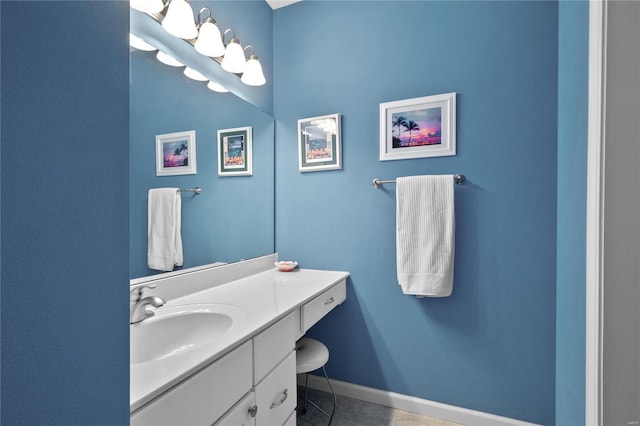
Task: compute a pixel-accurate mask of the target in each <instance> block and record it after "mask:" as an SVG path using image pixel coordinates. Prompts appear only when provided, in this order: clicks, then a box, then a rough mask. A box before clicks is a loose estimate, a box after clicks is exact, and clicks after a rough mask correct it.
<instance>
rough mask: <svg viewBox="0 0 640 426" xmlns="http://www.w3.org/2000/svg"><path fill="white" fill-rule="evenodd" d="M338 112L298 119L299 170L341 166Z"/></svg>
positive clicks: (317, 169)
mask: <svg viewBox="0 0 640 426" xmlns="http://www.w3.org/2000/svg"><path fill="white" fill-rule="evenodd" d="M341 150H342V141H341V136H340V114H330V115H322V116H319V117H311V118H303V119H301V120H298V166H299V169H300V171H301V172H315V171H319V170H335V169H341V168H342V152H341Z"/></svg>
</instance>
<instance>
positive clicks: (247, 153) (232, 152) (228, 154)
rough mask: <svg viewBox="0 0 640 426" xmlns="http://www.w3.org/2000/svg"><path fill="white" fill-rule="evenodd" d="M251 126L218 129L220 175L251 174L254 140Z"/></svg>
mask: <svg viewBox="0 0 640 426" xmlns="http://www.w3.org/2000/svg"><path fill="white" fill-rule="evenodd" d="M251 139H252V138H251V127H250V126H249V127H236V128H234V129H222V130H218V175H219V176H251V175H252V174H253V153H252V151H253V142H252V140H251Z"/></svg>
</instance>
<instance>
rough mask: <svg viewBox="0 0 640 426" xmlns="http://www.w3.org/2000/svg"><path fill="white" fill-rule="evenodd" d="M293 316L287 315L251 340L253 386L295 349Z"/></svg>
mask: <svg viewBox="0 0 640 426" xmlns="http://www.w3.org/2000/svg"><path fill="white" fill-rule="evenodd" d="M295 328H296V324H295V315H294V314H293V313H291V314H289V315H287V316H286V317H284V318H283V319H281V320H280V321H278V322H277V323H275V324H273V325H272V326H271V327H269V328H267V329H266V330H265V331H263V332H262V333H260V334H258V335H257V336H256V337H255V338H254V339H253V342H254V343H253V345H254V348H253V350H254V357H253V358H254V363H255V364H254V368H255V374H254V376H255V377H254V382H253V383H254V384H256V385H257V384H258V383H260V381H261V380H262V379H263V378H264V377H265V376H266V375H267V374H268V373H269V372H270V371H271V370H273V369H274V368H275V366H276V365H278V363H280V361H282V360H283V359H284V357H285V356H287V354H288V353H290V352H291V351H292V350H294V349H295V346H296V343H295V340H294V336H295Z"/></svg>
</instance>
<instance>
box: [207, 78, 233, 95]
mask: <svg viewBox="0 0 640 426" xmlns="http://www.w3.org/2000/svg"><path fill="white" fill-rule="evenodd" d="M207 87H208V88H209V90H213V91H214V92H219V93H227V92H228V90H227V89H225V87H224V86H223V85H222V84H220V83H217V82H215V81H213V80H211V81H209V83H207Z"/></svg>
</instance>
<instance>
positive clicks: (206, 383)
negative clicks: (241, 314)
mask: <svg viewBox="0 0 640 426" xmlns="http://www.w3.org/2000/svg"><path fill="white" fill-rule="evenodd" d="M251 364H252V342H251V341H249V342H246V343H244V344H243V345H242V346H240V347H239V348H237V349H235V350H233V351H232V352H230V353H228V354H227V355H225V356H224V357H222V358H221V359H219V360H218V361H216V362H214V363H213V364H211V365H210V366H208V367H205V368H204V369H203V370H201V371H200V372H198V373H196V374H194V375H193V376H191V377H189V378H188V379H187V380H185V381H184V382H182V383H180V384H178V385H177V386H175V387H174V388H172V389H170V390H169V391H167V392H166V393H164V394H163V395H160V396H159V397H158V398H156V399H155V400H154V401H153V402H151V403H150V404H148V405H146V406H144V407H142V408H140V409H139V410H138V411H136V412H135V413H133V414H132V415H131V425H132V426H137V425H154V426H160V425H206V426H209V425H211V423H213V421H215V420H216V419H218V418H219V417H220V416H222V415H223V414H224V413H225V412H226V411H227V410H228V409H229V407H231V406H233V404H235V403H236V401H238V400H239V399H240V398H242V396H243V395H245V394H246V393H247V392H248V391H249V390H250V389H251V385H252V383H251V382H252V368H251Z"/></svg>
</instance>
